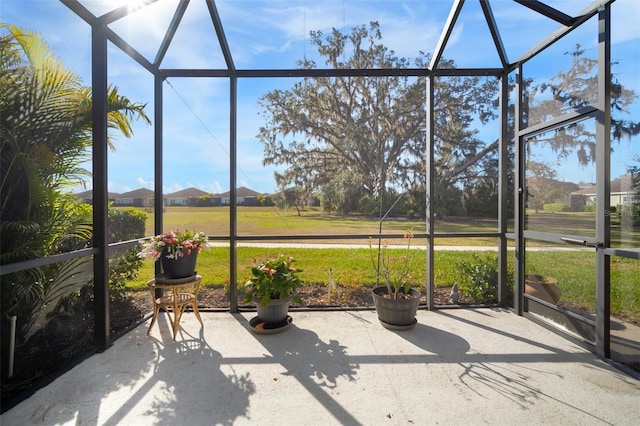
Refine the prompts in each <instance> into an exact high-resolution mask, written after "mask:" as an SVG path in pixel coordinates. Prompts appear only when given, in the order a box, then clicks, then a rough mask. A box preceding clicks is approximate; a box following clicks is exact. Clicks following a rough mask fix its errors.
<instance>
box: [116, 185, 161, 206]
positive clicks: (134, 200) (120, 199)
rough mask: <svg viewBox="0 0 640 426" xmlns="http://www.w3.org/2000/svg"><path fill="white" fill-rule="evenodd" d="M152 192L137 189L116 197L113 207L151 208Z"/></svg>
mask: <svg viewBox="0 0 640 426" xmlns="http://www.w3.org/2000/svg"><path fill="white" fill-rule="evenodd" d="M153 194H154V193H153V191H152V190H150V189H146V188H139V189H135V190H133V191H129V192H125V193H123V194H118V195H116V197H115V199H114V205H116V206H132V207H151V206H153V198H154V197H153Z"/></svg>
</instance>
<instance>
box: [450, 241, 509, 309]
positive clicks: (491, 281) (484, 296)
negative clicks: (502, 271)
mask: <svg viewBox="0 0 640 426" xmlns="http://www.w3.org/2000/svg"><path fill="white" fill-rule="evenodd" d="M457 269H458V273H459V276H458V288H459V290H460V292H461V293H462V294H464V295H465V296H466V297H468V298H471V299H473V300H475V301H476V302H477V303H498V301H499V300H498V277H499V273H498V257H497V256H496V255H491V254H484V255H479V254H478V253H473V254H472V255H471V259H467V260H463V261H461V262H459V263H458V268H457ZM507 281H508V282H509V286H508V287H507V300H509V301H511V300H513V284H512V283H513V271H511V270H508V271H507Z"/></svg>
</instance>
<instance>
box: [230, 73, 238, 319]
mask: <svg viewBox="0 0 640 426" xmlns="http://www.w3.org/2000/svg"><path fill="white" fill-rule="evenodd" d="M229 105H230V108H229V114H230V115H229V124H230V127H229V135H230V138H229V152H230V155H229V168H230V169H229V182H230V186H231V188H230V197H231V199H230V200H229V201H230V203H229V204H230V210H229V214H230V217H229V274H230V277H229V280H230V282H229V299H230V305H229V310H230V311H231V312H238V283H237V281H238V280H237V278H238V262H237V260H238V253H237V248H238V247H237V246H238V241H237V235H238V224H237V216H238V197H237V193H238V185H237V180H238V178H237V171H236V169H237V163H238V159H237V156H238V150H237V144H238V77H236V76H235V75H234V76H233V77H231V78H230V79H229Z"/></svg>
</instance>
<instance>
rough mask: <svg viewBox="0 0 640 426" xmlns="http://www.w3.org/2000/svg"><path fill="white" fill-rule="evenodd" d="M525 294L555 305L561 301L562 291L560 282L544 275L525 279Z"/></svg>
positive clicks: (530, 276)
mask: <svg viewBox="0 0 640 426" xmlns="http://www.w3.org/2000/svg"><path fill="white" fill-rule="evenodd" d="M524 292H525V293H526V294H529V295H531V296H533V297H536V298H538V299H540V300H544V301H545V302H549V303H553V304H554V305H555V304H557V303H558V300H560V296H561V295H562V291H561V290H560V287H558V280H557V279H555V278H553V277H547V276H544V275H527V276H525V278H524Z"/></svg>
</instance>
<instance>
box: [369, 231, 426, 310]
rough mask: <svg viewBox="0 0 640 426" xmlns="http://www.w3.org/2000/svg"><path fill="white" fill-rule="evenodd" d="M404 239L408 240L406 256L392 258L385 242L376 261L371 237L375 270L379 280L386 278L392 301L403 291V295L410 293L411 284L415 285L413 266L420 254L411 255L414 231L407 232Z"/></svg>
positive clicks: (370, 250) (416, 252)
mask: <svg viewBox="0 0 640 426" xmlns="http://www.w3.org/2000/svg"><path fill="white" fill-rule="evenodd" d="M404 238H405V239H406V240H407V248H406V251H405V254H404V255H401V256H397V257H396V256H391V255H390V254H389V252H388V249H389V243H388V241H386V240H384V241H383V242H382V246H380V245H379V246H378V258H377V260H376V259H374V256H373V247H372V238H371V237H369V254H370V256H371V263H372V265H373V269H374V270H375V272H376V275H377V276H378V278H380V277H382V278H384V282H385V285H386V286H387V294H388V295H389V297H391V298H392V299H398V295H399V294H400V293H401V290H402V294H406V293H408V292H409V288H410V287H411V284H413V277H412V276H411V266H412V265H413V261H414V259H415V258H416V255H417V254H418V251H417V250H414V251H413V253H411V240H412V239H413V231H412V230H408V231H405V232H404Z"/></svg>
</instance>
